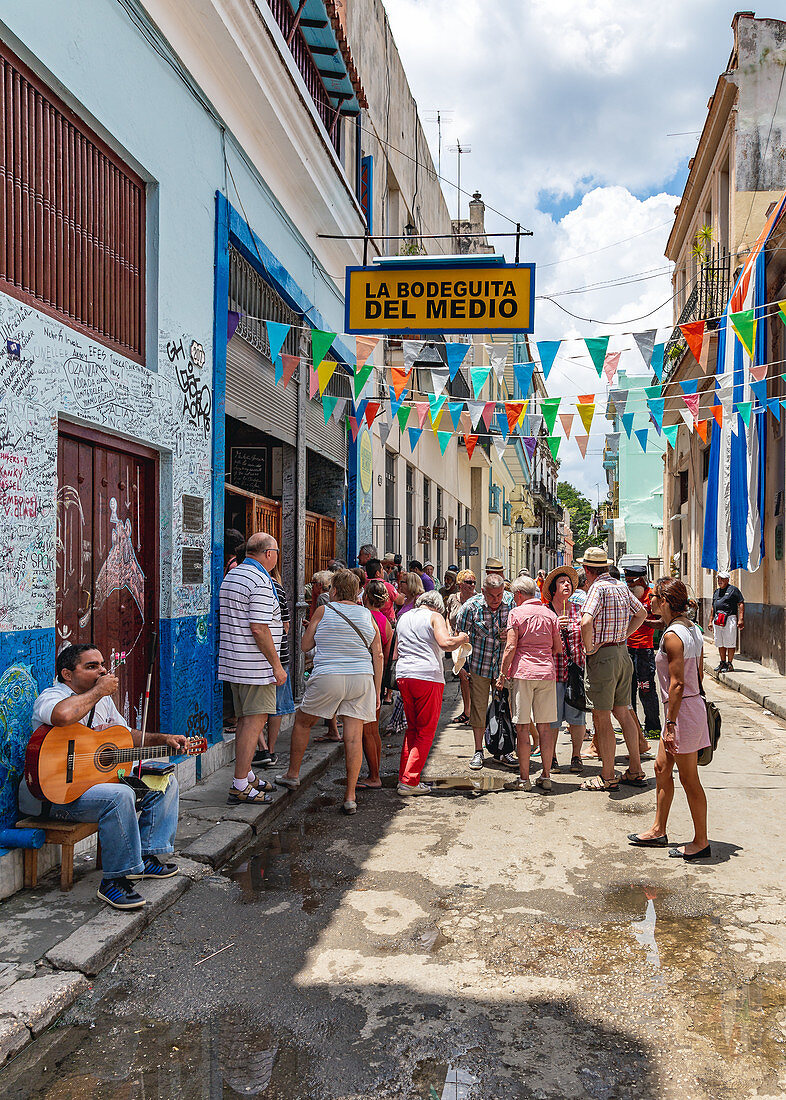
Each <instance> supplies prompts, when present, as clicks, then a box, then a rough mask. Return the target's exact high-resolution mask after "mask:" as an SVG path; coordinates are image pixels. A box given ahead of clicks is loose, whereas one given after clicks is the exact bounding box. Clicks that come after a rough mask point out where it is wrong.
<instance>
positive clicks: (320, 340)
mask: <svg viewBox="0 0 786 1100" xmlns="http://www.w3.org/2000/svg"><path fill="white" fill-rule="evenodd" d="M335 338H336V334H335V332H323V331H322V329H320V328H312V330H311V366H312V367H313V369H314V370H316V369H317V367H318V366H319V364H320V363H321V362H322V360H323V359H324V358H325V356H326V355H327V353H328V352H329V351H330V345H331V344H332V343H333V341H334V340H335Z"/></svg>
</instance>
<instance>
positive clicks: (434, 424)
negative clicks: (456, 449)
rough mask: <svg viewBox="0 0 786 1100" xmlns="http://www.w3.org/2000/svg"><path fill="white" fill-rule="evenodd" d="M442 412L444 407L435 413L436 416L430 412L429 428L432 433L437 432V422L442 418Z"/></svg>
mask: <svg viewBox="0 0 786 1100" xmlns="http://www.w3.org/2000/svg"><path fill="white" fill-rule="evenodd" d="M443 412H444V409H440V410H439V412H438V413H437V414H436V416H435V415H433V414H432V417H431V430H432V432H433V433H434V435H436V434H437V429H438V428H439V422H440V420H441V419H442V413H443Z"/></svg>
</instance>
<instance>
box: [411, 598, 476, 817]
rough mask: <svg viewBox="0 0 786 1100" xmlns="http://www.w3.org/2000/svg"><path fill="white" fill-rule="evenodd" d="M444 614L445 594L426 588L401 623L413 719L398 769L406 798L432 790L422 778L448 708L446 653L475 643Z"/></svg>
mask: <svg viewBox="0 0 786 1100" xmlns="http://www.w3.org/2000/svg"><path fill="white" fill-rule="evenodd" d="M444 615H445V605H444V603H443V602H442V597H441V596H440V594H439V593H438V592H436V591H433V592H424V593H423V595H422V596H419V597H418V599H417V600H416V601H415V607H414V608H413V610H412V611H410V612H409V613H408V614H407V615H402V616H401V618H400V619H399V621H398V639H397V652H398V659H397V661H396V683H397V686H398V690H399V691H400V692H401V700H402V702H403V704H404V714H405V715H406V719H407V733H406V736H405V738H404V744H403V746H402V749H401V764H400V766H399V773H398V793H399V794H400V795H401V796H402V797H409V796H411V795H419V794H429V793H430V790H431V788H430V787H427V786H426V784H425V783H421V782H420V776H421V773H422V771H423V768H424V767H425V764H426V760H427V758H428V754H429V752H430V750H431V745H432V743H433V741H434V734H435V733H436V731H437V723H438V722H439V715H440V711H441V710H442V693H443V691H444V690H445V675H444V672H443V671H442V668H443V665H442V653H443V651H446V652H450V651H452V650H454V649H458V647H459V646H460V645H462V644H463V643H464V642H468V641H469V637H468V635H467V634H464V633H463V632H462V633H460V634H449V633H448V627H447V624H446V622H445V618H444Z"/></svg>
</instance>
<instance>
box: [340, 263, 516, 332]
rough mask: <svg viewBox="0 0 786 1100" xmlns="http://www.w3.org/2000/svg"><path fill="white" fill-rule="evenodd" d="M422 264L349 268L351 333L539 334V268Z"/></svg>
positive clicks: (348, 325) (347, 317)
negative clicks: (536, 326)
mask: <svg viewBox="0 0 786 1100" xmlns="http://www.w3.org/2000/svg"><path fill="white" fill-rule="evenodd" d="M416 263H417V262H416ZM416 263H415V264H413V265H412V266H411V267H406V266H401V267H398V266H396V267H392V266H391V267H386V268H377V267H348V268H347V271H346V287H345V293H346V315H345V331H346V332H349V333H392V334H400V333H408V332H410V333H424V332H443V333H463V332H466V333H471V332H481V333H486V332H489V333H491V332H532V331H533V324H534V301H535V293H534V291H535V265H534V264H518V265H513V264H498V265H494V266H487V267H481V266H480V265H472V266H465V265H457V266H445V267H436V266H435V267H425V266H416Z"/></svg>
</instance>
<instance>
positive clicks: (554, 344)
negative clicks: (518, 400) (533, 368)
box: [522, 340, 562, 397]
mask: <svg viewBox="0 0 786 1100" xmlns="http://www.w3.org/2000/svg"><path fill="white" fill-rule="evenodd" d="M561 343H562V341H561V340H538V341H537V346H538V355H539V356H540V369H541V370H542V371H543V377H544V378H548V376H549V372H550V370H551V368H552V367H553V366H554V360H555V359H556V358H557V352H558V351H559V348H560V344H561ZM522 396H524V397H526V396H527V395H526V393H524V391H523V390H522Z"/></svg>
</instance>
